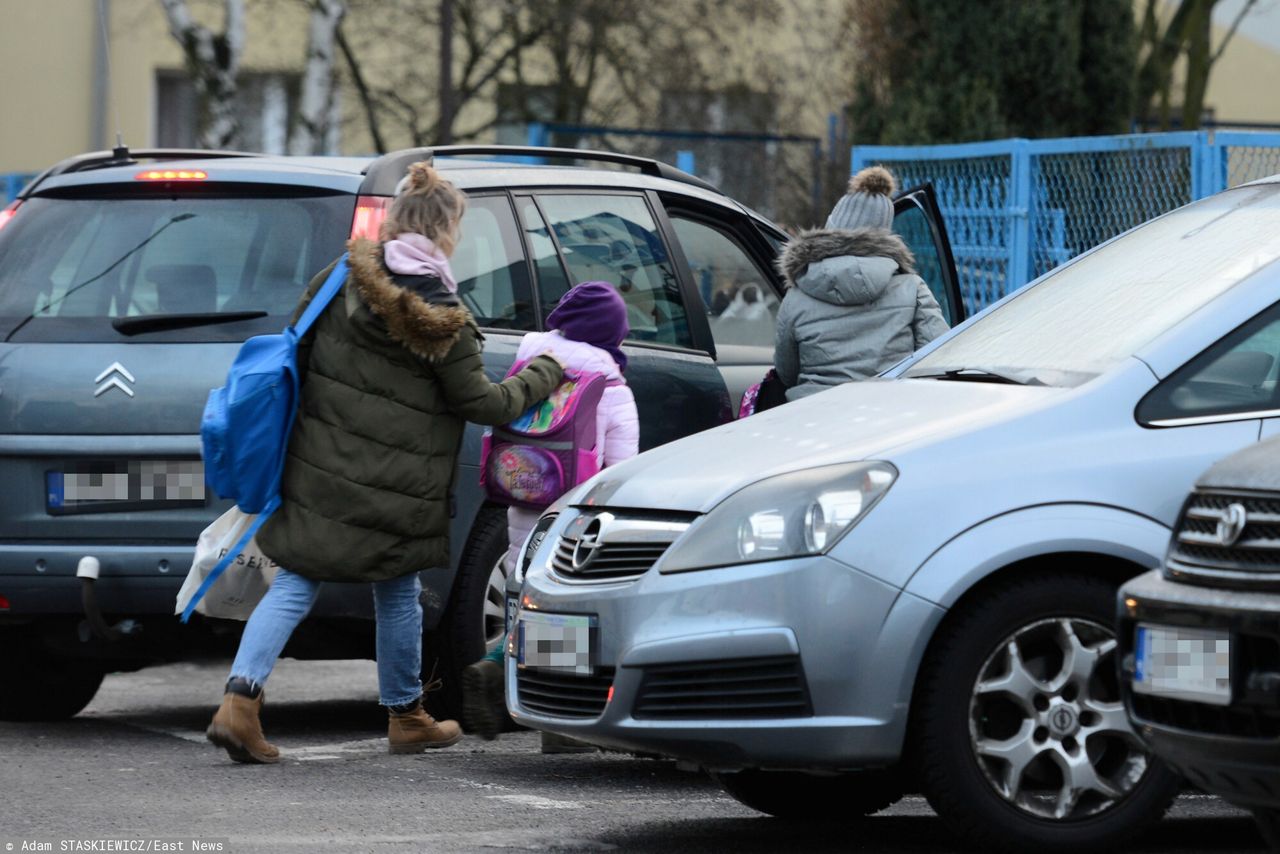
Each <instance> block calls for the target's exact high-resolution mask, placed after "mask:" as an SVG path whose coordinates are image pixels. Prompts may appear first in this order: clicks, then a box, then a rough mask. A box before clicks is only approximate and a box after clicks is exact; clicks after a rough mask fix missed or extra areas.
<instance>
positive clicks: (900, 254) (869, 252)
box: [773, 228, 948, 400]
mask: <svg viewBox="0 0 1280 854" xmlns="http://www.w3.org/2000/svg"><path fill="white" fill-rule="evenodd" d="M914 262H915V259H914V258H913V257H912V255H911V250H910V249H908V248H907V244H906V243H904V242H903V241H902V238H901V237H899V236H898V235H896V234H894V233H893V232H892V231H889V230H887V229H882V228H859V229H854V230H853V231H840V230H835V229H817V230H813V231H806V232H801V234H800V235H799V236H798V237H797V238H796V239H795V240H792V241H791V242H790V243H788V244H787V246H786V249H784V250H783V253H782V257H781V258H779V260H778V266H779V268H780V269H781V270H782V274H783V276H785V277H786V280H787V285H788V290H787V295H786V297H785V298H784V299H783V300H782V306H781V308H779V309H778V329H777V338H776V344H777V347H776V350H775V353H774V357H773V358H774V366H775V367H776V368H777V370H778V376H779V377H780V378H781V379H782V382H783V383H784V384H785V385H786V386H787V399H788V400H795V399H797V398H801V397H805V396H807V395H810V394H814V393H815V392H819V391H823V390H824V389H828V388H830V387H832V386H835V385H840V384H841V383H846V382H849V381H850V380H863V379H866V378H867V377H873V376H875V375H876V374H878V373H880V372H881V371H883V370H885V369H886V368H889V367H891V366H892V365H894V364H895V363H897V362H899V361H901V360H902V359H903V358H905V357H907V356H909V355H911V354H912V353H913V352H915V351H916V350H918V349H920V348H921V347H923V346H924V345H925V344H927V343H929V342H930V341H932V340H933V339H934V338H937V337H938V336H939V335H941V334H942V333H943V332H946V331H947V328H948V327H947V322H946V320H944V319H943V317H942V309H940V308H939V307H938V301H937V300H936V299H934V298H933V294H932V293H931V292H930V291H929V286H928V285H926V284H925V283H924V281H923V280H922V279H921V278H920V277H919V276H917V275H916V274H915V267H914Z"/></svg>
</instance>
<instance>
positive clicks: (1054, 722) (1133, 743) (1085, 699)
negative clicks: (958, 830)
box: [969, 617, 1147, 820]
mask: <svg viewBox="0 0 1280 854" xmlns="http://www.w3.org/2000/svg"><path fill="white" fill-rule="evenodd" d="M1115 651H1116V640H1115V636H1114V634H1113V633H1112V631H1111V629H1109V628H1108V627H1106V626H1103V625H1100V624H1098V623H1095V622H1092V621H1089V620H1082V619H1075V618H1066V617H1063V618H1054V619H1047V620H1039V621H1037V622H1034V623H1031V624H1029V625H1027V626H1024V627H1022V628H1021V629H1019V630H1018V631H1016V632H1014V633H1013V634H1012V635H1011V636H1010V637H1008V638H1006V639H1005V640H1004V642H1003V643H1002V644H1001V645H1000V646H999V647H997V648H996V649H995V651H993V652H992V653H991V655H990V656H989V657H988V658H987V661H986V663H985V664H983V666H982V668H981V669H980V670H979V671H978V678H977V680H976V681H975V683H974V686H973V693H972V695H971V698H970V716H969V734H970V746H971V747H972V749H973V753H974V758H975V759H976V760H977V763H978V766H979V768H980V769H981V770H982V772H983V774H984V775H985V776H986V778H987V781H988V782H989V783H990V784H991V786H992V788H994V789H995V790H996V792H998V793H999V794H1000V796H1001V797H1002V798H1004V799H1005V800H1006V801H1008V802H1009V803H1011V804H1013V805H1015V806H1017V807H1018V808H1019V809H1021V810H1023V811H1025V812H1027V813H1030V814H1031V815H1034V816H1036V817H1037V818H1051V819H1060V820H1071V819H1079V818H1084V817H1087V816H1091V815H1096V814H1097V813H1100V812H1103V811H1105V810H1107V809H1110V808H1111V807H1112V806H1115V805H1116V804H1117V803H1119V802H1120V801H1121V800H1123V799H1124V798H1125V797H1127V796H1128V794H1129V793H1130V792H1131V791H1132V790H1133V788H1134V787H1135V786H1136V785H1137V784H1138V782H1139V781H1140V780H1141V779H1142V776H1143V774H1145V773H1146V770H1147V754H1146V751H1145V748H1144V747H1143V746H1142V744H1141V742H1139V741H1138V739H1137V736H1135V735H1134V733H1133V730H1132V728H1131V727H1130V725H1129V719H1128V716H1127V715H1126V714H1125V710H1124V706H1123V704H1122V703H1121V701H1120V691H1119V685H1118V684H1117V680H1116V675H1115V674H1116V672H1117V669H1116V662H1115Z"/></svg>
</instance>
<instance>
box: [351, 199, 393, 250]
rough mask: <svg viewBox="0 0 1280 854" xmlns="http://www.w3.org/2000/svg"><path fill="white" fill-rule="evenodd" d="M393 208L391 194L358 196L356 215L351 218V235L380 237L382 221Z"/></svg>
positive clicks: (373, 238)
mask: <svg viewBox="0 0 1280 854" xmlns="http://www.w3.org/2000/svg"><path fill="white" fill-rule="evenodd" d="M390 208H391V197H390V196H356V215H355V216H354V217H352V218H351V236H352V237H367V238H368V239H370V240H377V239H378V232H379V231H380V230H381V229H382V221H383V220H384V219H386V218H387V211H388V210H389V209H390Z"/></svg>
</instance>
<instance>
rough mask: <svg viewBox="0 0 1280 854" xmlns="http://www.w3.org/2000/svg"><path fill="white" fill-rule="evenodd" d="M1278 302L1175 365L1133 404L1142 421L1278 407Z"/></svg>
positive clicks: (1279, 334)
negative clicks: (1146, 393)
mask: <svg viewBox="0 0 1280 854" xmlns="http://www.w3.org/2000/svg"><path fill="white" fill-rule="evenodd" d="M1278 371H1280V304H1277V305H1273V306H1272V307H1271V308H1269V309H1267V310H1266V311H1264V312H1262V313H1261V314H1260V315H1258V316H1257V317H1255V318H1254V319H1253V320H1251V321H1249V322H1248V323H1246V324H1245V325H1244V326H1242V327H1240V329H1238V330H1236V331H1235V332H1233V333H1232V334H1231V335H1228V336H1227V337H1226V338H1224V339H1223V340H1221V341H1219V342H1218V343H1217V344H1214V345H1213V346H1212V347H1210V348H1209V349H1208V350H1206V351H1205V352H1203V353H1201V354H1200V355H1199V356H1197V357H1196V358H1194V359H1192V360H1191V361H1190V362H1188V363H1187V364H1186V365H1185V366H1184V367H1182V368H1180V369H1179V370H1178V371H1177V372H1176V373H1174V374H1173V375H1172V376H1171V377H1169V379H1167V380H1165V381H1164V382H1163V383H1161V384H1160V385H1159V387H1157V388H1156V389H1155V390H1154V391H1152V392H1151V393H1150V394H1148V395H1147V396H1146V397H1145V398H1143V401H1142V403H1140V404H1139V405H1138V420H1139V421H1141V422H1142V423H1144V424H1151V423H1153V422H1160V421H1170V420H1174V419H1180V418H1205V417H1210V416H1215V415H1230V414H1233V413H1242V412H1263V411H1268V410H1275V409H1280V400H1278V399H1277V394H1276V377H1277V372H1278Z"/></svg>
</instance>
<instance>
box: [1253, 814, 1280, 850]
mask: <svg viewBox="0 0 1280 854" xmlns="http://www.w3.org/2000/svg"><path fill="white" fill-rule="evenodd" d="M1253 820H1254V821H1255V822H1256V823H1257V825H1258V833H1260V834H1262V841H1263V842H1265V843H1267V848H1269V849H1270V850H1272V851H1280V809H1266V808H1263V807H1259V808H1258V809H1255V810H1254V811H1253Z"/></svg>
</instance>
